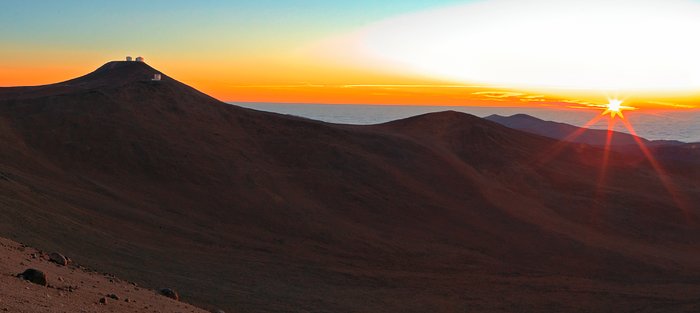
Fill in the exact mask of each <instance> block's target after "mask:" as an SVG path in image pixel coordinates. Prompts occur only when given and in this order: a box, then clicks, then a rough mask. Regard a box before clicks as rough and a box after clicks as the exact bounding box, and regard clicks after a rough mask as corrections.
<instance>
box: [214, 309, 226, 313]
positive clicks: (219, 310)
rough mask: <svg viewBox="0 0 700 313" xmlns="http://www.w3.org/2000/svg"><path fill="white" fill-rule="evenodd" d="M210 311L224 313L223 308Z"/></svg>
mask: <svg viewBox="0 0 700 313" xmlns="http://www.w3.org/2000/svg"><path fill="white" fill-rule="evenodd" d="M211 313H226V312H224V310H221V309H217V310H214V311H211Z"/></svg>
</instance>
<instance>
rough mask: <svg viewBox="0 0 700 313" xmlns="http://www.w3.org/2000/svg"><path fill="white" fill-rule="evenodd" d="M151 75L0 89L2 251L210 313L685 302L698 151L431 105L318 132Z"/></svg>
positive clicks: (681, 305)
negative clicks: (56, 258)
mask: <svg viewBox="0 0 700 313" xmlns="http://www.w3.org/2000/svg"><path fill="white" fill-rule="evenodd" d="M154 73H162V72H161V71H159V70H156V69H154V68H152V67H150V66H148V65H147V64H145V63H139V62H110V63H107V64H105V65H104V66H102V67H100V68H99V69H97V70H96V71H95V72H93V73H91V74H88V75H86V76H83V77H80V78H77V79H74V80H70V81H66V82H62V83H57V84H52V85H45V86H35V87H12V88H0V129H1V130H2V131H0V143H1V144H2V147H3V149H0V186H1V187H2V188H0V216H2V218H0V235H1V236H4V237H9V238H12V239H13V240H15V241H19V242H22V243H26V244H30V245H32V246H34V247H37V248H40V249H43V250H49V251H60V252H62V253H63V254H65V255H67V256H69V257H71V258H72V259H73V260H74V261H75V262H77V263H79V264H85V265H88V266H89V267H90V268H94V269H96V270H99V271H101V272H109V273H114V274H117V275H118V276H119V277H122V278H124V279H128V280H130V281H135V282H137V283H139V284H140V285H143V286H146V287H150V288H162V287H168V288H174V289H176V290H178V291H179V293H180V296H181V297H182V299H184V300H185V301H188V302H192V303H194V304H197V305H199V306H202V307H204V308H214V307H220V308H222V309H224V310H225V311H226V312H392V313H393V312H416V313H417V312H421V313H423V312H551V311H556V312H584V311H585V312H601V311H609V312H625V311H635V310H647V311H673V312H684V311H686V312H696V311H697V310H698V309H699V308H700V304H698V301H697V295H698V294H700V285H699V284H697V281H700V244H699V243H700V227H697V224H698V222H699V221H700V220H699V219H698V211H699V210H700V206H699V205H698V203H700V180H698V177H700V158H699V157H698V153H699V151H700V149H697V146H694V145H691V144H686V145H677V144H673V145H665V146H663V147H664V148H663V149H655V150H653V151H652V153H653V156H654V157H656V158H657V159H658V161H656V162H655V163H650V162H649V161H647V159H646V156H645V155H644V154H642V153H640V152H638V151H628V152H624V153H623V152H620V151H613V152H611V153H606V151H604V149H602V148H601V147H599V145H600V142H601V141H600V138H601V137H600V132H592V133H591V134H596V135H588V136H586V137H583V138H586V139H585V140H588V141H585V142H583V143H576V144H570V143H566V142H562V141H559V140H556V139H552V138H548V137H545V136H541V135H545V134H541V135H538V134H532V133H530V132H525V131H520V130H517V129H512V128H509V127H505V126H503V125H501V124H499V123H495V122H492V121H490V120H486V119H481V118H478V117H475V116H472V115H469V114H464V113H457V112H452V111H448V112H440V113H431V114H425V115H420V116H415V117H411V118H407V119H403V120H397V121H393V122H389V123H384V124H379V125H369V126H359V125H337V124H329V123H323V122H319V121H313V120H308V119H303V118H296V117H291V116H285V115H279V114H274V113H266V112H260V111H255V110H250V109H244V108H240V107H237V106H233V105H229V104H226V103H222V102H220V101H218V100H216V99H214V98H212V97H209V96H207V95H206V94H203V93H201V92H199V91H197V90H195V89H194V88H192V87H189V86H187V85H185V84H183V83H180V82H178V81H177V80H175V79H173V78H171V77H169V76H167V75H165V74H163V76H162V80H161V81H151V77H153V74H154ZM489 119H495V117H490V118H489ZM504 119H505V121H511V125H516V124H515V122H514V121H521V122H522V123H524V124H526V123H525V122H524V121H529V123H531V124H532V125H543V126H532V128H534V129H533V130H532V131H533V132H534V131H544V132H545V133H546V135H549V137H554V138H563V137H565V135H566V134H567V133H570V131H571V130H572V129H571V128H570V127H573V126H566V125H559V124H554V123H551V124H550V122H542V121H533V120H532V119H529V118H527V117H523V116H521V117H515V118H501V121H503V120H504ZM513 127H515V126H513ZM521 127H524V126H521ZM546 127H550V129H549V130H538V128H546ZM630 140H631V139H630V136H629V135H624V134H616V135H615V143H616V144H629V143H633V142H631V141H630ZM606 156H607V157H606ZM603 164H605V165H606V167H605V168H604V169H603V168H602V165H603ZM660 169H663V171H664V172H663V174H662V175H661V176H660V175H659V174H658V173H657V171H659V170H660ZM668 189H671V191H672V192H668V191H667V190H668ZM18 271H19V269H18ZM1 288H4V287H3V286H0V289H1ZM42 295H43V294H42ZM68 296H70V295H68ZM2 301H3V302H4V301H9V300H8V299H3V300H2ZM1 305H2V303H0V306H1ZM114 307H116V306H114ZM108 308H111V307H108Z"/></svg>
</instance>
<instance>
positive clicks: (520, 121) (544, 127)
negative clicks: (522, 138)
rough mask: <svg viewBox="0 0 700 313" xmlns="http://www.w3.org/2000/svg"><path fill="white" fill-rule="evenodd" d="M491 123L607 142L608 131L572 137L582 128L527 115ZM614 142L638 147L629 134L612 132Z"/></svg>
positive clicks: (558, 136)
mask: <svg viewBox="0 0 700 313" xmlns="http://www.w3.org/2000/svg"><path fill="white" fill-rule="evenodd" d="M485 119H487V120H489V121H493V122H496V123H499V124H501V125H504V126H507V127H510V128H513V129H517V130H522V131H526V132H529V133H533V134H538V135H540V136H545V137H549V138H554V139H557V140H569V141H571V142H576V143H585V144H589V145H595V146H604V145H605V143H606V141H607V135H608V131H607V130H599V129H586V130H585V131H583V132H581V133H580V135H577V136H571V135H572V134H574V133H576V132H577V131H579V129H580V127H578V126H574V125H570V124H566V123H559V122H552V121H545V120H542V119H539V118H536V117H533V116H530V115H527V114H515V115H511V116H501V115H497V114H494V115H490V116H487V117H485ZM612 134H613V135H612V140H611V142H610V144H611V145H613V146H636V145H637V142H636V141H635V136H634V135H630V134H627V133H622V132H618V131H613V132H612ZM638 138H639V140H640V141H641V142H642V143H644V144H645V145H649V146H657V145H682V144H684V142H681V141H675V140H653V141H650V140H647V139H645V138H642V137H638Z"/></svg>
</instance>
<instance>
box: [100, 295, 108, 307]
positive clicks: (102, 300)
mask: <svg viewBox="0 0 700 313" xmlns="http://www.w3.org/2000/svg"><path fill="white" fill-rule="evenodd" d="M100 304H105V305H106V304H107V298H105V297H102V298H100Z"/></svg>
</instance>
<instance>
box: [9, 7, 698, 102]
mask: <svg viewBox="0 0 700 313" xmlns="http://www.w3.org/2000/svg"><path fill="white" fill-rule="evenodd" d="M438 2H440V3H441V4H440V5H438V4H437V2H435V1H429V0H411V1H406V2H402V3H401V4H395V3H388V2H375V1H355V2H347V3H340V2H338V3H336V2H333V3H331V2H323V3H320V2H319V3H316V2H314V3H313V4H314V5H309V6H306V7H304V8H300V7H299V6H298V3H297V2H294V1H281V2H279V3H276V4H275V5H271V4H269V3H267V4H265V3H252V2H251V3H247V4H241V3H228V2H221V3H208V4H204V5H199V4H196V5H195V4H190V3H185V2H183V3H179V2H178V3H176V4H172V5H170V6H162V5H160V4H158V3H155V2H147V3H143V2H138V4H136V3H134V4H130V5H122V4H121V3H119V2H116V3H106V2H103V3H97V2H95V3H92V2H91V4H90V5H86V4H85V3H84V2H80V1H68V2H65V3H58V2H56V3H53V2H49V3H46V5H44V6H41V7H40V8H36V6H32V5H30V4H28V3H27V2H24V1H17V0H10V2H9V3H7V4H5V5H4V8H3V10H0V36H2V37H3V49H0V86H18V85H38V84H47V83H54V82H59V81H63V80H67V79H71V78H74V77H77V76H80V75H84V74H86V73H88V72H90V71H92V70H94V69H96V68H97V67H99V66H100V65H102V64H103V63H105V62H107V61H110V60H119V59H123V58H124V57H125V56H126V55H132V56H137V55H142V56H145V57H146V61H147V63H149V64H150V65H152V66H153V67H155V68H157V69H159V70H161V71H163V72H164V73H165V74H167V75H170V76H172V77H174V78H176V79H178V80H180V81H182V82H184V83H186V84H189V85H192V86H193V87H195V88H197V89H200V90H202V91H203V92H205V93H208V94H210V95H212V96H214V97H216V98H218V99H220V100H222V101H229V102H285V103H333V104H410V105H465V106H558V107H592V108H596V109H599V106H601V105H603V104H605V103H607V101H608V99H609V98H615V97H616V98H621V99H623V100H625V105H628V106H635V107H642V108H663V109H687V108H695V107H696V103H698V101H697V100H698V99H700V92H683V93H668V94H662V93H659V92H655V93H652V92H634V93H625V94H614V93H608V92H601V91H585V90H582V89H579V90H573V91H572V90H562V89H548V90H536V89H535V88H525V87H519V88H508V86H514V85H508V84H504V85H508V86H506V87H499V86H496V84H495V83H490V84H489V83H483V82H477V80H478V79H477V80H475V81H474V82H470V81H471V80H470V79H462V78H461V77H460V76H459V74H461V73H462V72H468V71H462V70H461V69H462V67H460V66H467V65H469V66H471V67H467V68H473V67H474V66H477V67H478V66H480V65H481V63H482V62H481V61H478V62H476V63H474V64H472V63H468V62H467V63H465V64H462V63H463V62H466V61H465V60H463V59H460V58H461V57H463V56H462V54H461V53H472V52H473V51H477V50H479V51H481V50H483V51H481V52H479V51H477V52H479V53H484V54H483V55H479V54H476V55H473V56H472V59H474V60H482V59H479V58H475V57H482V58H483V60H484V62H483V63H484V64H486V63H488V62H490V61H493V60H489V59H488V58H489V57H490V56H491V55H493V54H494V53H493V51H492V50H488V49H491V48H489V47H492V48H493V47H496V48H498V50H497V52H500V51H502V52H504V53H511V52H512V53H511V55H501V56H499V57H500V58H502V59H503V60H510V61H513V60H516V61H517V60H518V58H520V57H523V58H530V59H527V60H530V61H532V60H534V61H537V62H540V61H541V62H540V63H538V64H537V65H538V66H540V67H535V68H533V69H530V68H527V69H528V71H516V70H512V69H511V68H499V67H497V66H496V67H495V69H497V70H500V71H502V72H504V73H506V74H507V73H513V76H514V77H515V76H518V75H520V76H524V79H525V80H527V78H528V77H529V76H530V75H531V76H532V77H537V78H538V79H540V80H541V81H544V82H547V81H550V80H553V81H555V82H556V81H557V80H558V79H559V78H561V79H562V80H567V81H570V82H577V81H578V80H577V75H579V74H578V73H577V72H561V71H558V72H557V68H558V67H559V65H560V64H559V63H556V62H555V63H552V64H549V63H547V62H548V60H538V59H536V57H537V55H536V54H534V53H530V54H527V53H525V52H527V51H528V50H529V49H532V48H536V47H538V46H537V45H531V44H530V42H529V41H524V42H523V43H524V44H527V46H525V47H530V48H528V49H525V48H523V46H520V47H519V46H516V45H514V44H513V43H511V42H508V41H505V42H504V40H501V39H498V38H496V39H494V38H491V37H488V36H486V35H489V34H490V33H486V34H485V35H484V34H482V33H479V32H480V31H481V30H482V28H483V27H481V26H484V27H486V26H488V25H489V20H484V21H481V22H479V23H480V24H479V25H478V26H479V27H473V26H470V25H464V26H462V28H463V29H462V28H460V29H453V30H451V31H449V29H448V31H441V29H440V28H436V31H434V32H433V33H425V34H422V33H421V31H422V29H428V28H432V27H439V26H440V21H441V19H450V18H454V17H451V15H450V14H451V13H450V12H458V11H459V12H463V14H467V15H468V14H476V13H480V12H481V13H484V14H487V15H484V16H490V15H488V14H495V15H493V17H489V19H494V20H498V19H499V18H501V17H500V15H498V14H497V13H498V12H501V11H502V10H503V9H505V10H508V9H511V10H515V9H518V10H519V8H518V7H514V6H513V5H512V4H511V2H508V1H503V0H483V1H476V2H473V3H474V6H470V5H463V4H464V2H463V1H451V0H445V1H438ZM455 3H459V4H460V5H461V6H460V7H456V9H457V11H455V9H453V8H451V7H447V8H446V9H440V8H441V5H442V6H444V5H454V4H455ZM134 5H138V6H139V8H140V10H139V11H138V12H135V11H133V10H131V9H130V7H132V6H134ZM606 5H607V4H606ZM435 8H437V9H435ZM434 9H435V10H437V11H435V10H434ZM593 9H596V8H593ZM600 9H601V12H604V13H605V12H607V11H606V10H605V9H606V8H605V7H604V8H600ZM460 10H461V11H460ZM475 10H476V11H475ZM479 10H483V11H479ZM674 10H675V9H674ZM57 12H61V14H57ZM436 12H437V13H436ZM470 12H471V13H470ZM475 12H476V13H475ZM494 12H495V13H494ZM668 12H669V13H667V14H666V17H667V20H668V21H669V23H671V22H672V21H673V20H675V19H678V18H677V16H676V15H678V16H680V17H683V16H681V15H682V14H683V10H680V9H679V10H675V11H673V10H671V11H668ZM679 12H680V13H679ZM532 13H533V14H535V13H537V12H532ZM564 13H566V12H564ZM406 14H408V15H406ZM435 14H439V18H437V19H436V18H435V16H436V15H435ZM545 15H547V14H545ZM396 16H398V18H396ZM547 16H548V15H547ZM545 17H546V16H545ZM692 17H693V16H689V17H688V18H692ZM518 18H522V17H519V16H518ZM525 18H526V16H525ZM543 18H544V17H543ZM458 20H459V21H461V20H463V19H458ZM406 21H408V22H410V23H408V25H405V24H402V23H404V22H406ZM416 21H419V22H421V23H422V24H421V25H419V26H418V28H417V29H412V30H411V31H405V28H407V27H411V25H412V24H411V23H413V22H416ZM516 22H517V23H515V24H514V25H515V26H518V25H526V24H522V23H523V22H527V20H524V21H516ZM630 22H634V21H633V20H631V21H630ZM595 24H596V25H599V24H600V21H598V22H596V23H595ZM85 25H90V27H86V26H85ZM498 25H500V26H503V25H502V24H498ZM505 26H507V25H505ZM505 26H504V27H505ZM584 26H586V25H584ZM614 26H615V25H612V27H614ZM392 27H397V28H392ZM520 28H522V27H515V28H514V30H513V29H508V31H509V32H512V31H518V29H520ZM588 29H589V28H587V26H586V27H583V28H581V29H573V30H575V31H581V32H583V34H584V35H586V33H585V32H584V31H587V30H588ZM634 29H637V28H632V31H633V30H634ZM550 30H551V28H546V29H545V30H544V31H540V32H533V34H534V35H532V34H524V35H523V36H520V37H523V38H525V37H527V38H526V39H527V40H533V38H539V39H542V40H540V42H546V41H545V39H547V38H550V37H552V36H555V38H559V37H556V36H560V35H561V34H559V33H551V34H550V33H547V32H548V31H550ZM623 30H624V31H627V30H626V29H623ZM672 30H673V29H670V28H669V30H668V31H672ZM494 31H500V28H496V29H495V30H494ZM604 31H605V32H608V30H607V29H605V30H604ZM688 31H689V32H690V31H693V29H689V30H688ZM467 33H469V34H471V35H472V36H476V37H474V38H476V39H478V38H481V37H479V36H482V35H483V36H485V37H483V38H486V39H484V40H486V42H481V44H480V45H477V44H475V43H474V42H476V41H474V42H472V41H469V42H465V43H462V46H454V47H453V48H454V49H455V51H457V52H459V53H457V54H454V55H453V54H452V53H453V52H452V51H451V50H449V49H447V50H445V48H444V47H443V46H444V45H443V44H442V43H443V42H448V43H451V42H452V41H453V39H454V38H457V39H459V38H461V37H460V36H463V35H464V34H467ZM385 35H386V36H385ZM506 35H507V34H506ZM636 35H638V34H632V35H631V37H634V36H636ZM641 35H644V36H641V37H640V38H642V37H643V38H642V39H644V41H640V42H638V44H644V45H645V46H649V45H648V42H647V41H646V40H647V39H646V38H647V37H648V36H647V34H641ZM680 35H683V36H685V33H681V34H680ZM680 35H679V36H677V37H678V38H679V40H681V41H680V42H685V41H682V39H683V38H685V37H682V36H680ZM440 36H447V37H444V38H443V37H440ZM449 36H453V37H454V36H456V37H454V38H453V37H449ZM532 36H535V37H532ZM547 36H549V37H547ZM660 36H661V38H667V37H669V35H668V34H665V33H661V34H660ZM511 37H513V36H511ZM516 37H517V36H516ZM560 37H561V36H560ZM670 37H673V36H670ZM436 38H437V40H438V41H437V43H436V44H433V45H425V44H423V42H426V43H430V42H431V40H433V39H436ZM483 38H482V39H483ZM503 38H506V37H505V36H504V37H503ZM634 38H636V37H634ZM673 38H675V37H673ZM376 39H379V40H378V42H377V41H376ZM476 39H475V40H476ZM515 39H518V38H515ZM560 39H561V38H560ZM583 39H585V40H594V41H592V42H593V43H595V42H596V41H595V40H600V38H598V37H595V38H588V39H586V38H583ZM613 39H615V40H617V37H615V38H613ZM363 40H364V41H363ZM373 40H374V41H373ZM392 40H397V41H396V42H393V41H392ZM510 40H514V38H510ZM581 40H582V39H580V38H577V39H575V40H572V45H573V44H575V45H576V46H575V47H576V50H575V51H579V52H580V51H584V52H585V54H580V55H576V56H577V57H580V58H586V57H587V56H588V55H596V56H600V57H605V56H607V55H609V54H610V51H609V50H605V49H603V50H602V51H604V52H605V53H602V54H600V53H598V51H601V49H602V48H605V47H602V48H601V47H600V46H599V45H597V44H594V45H591V47H588V48H586V49H583V48H584V45H579V41H581ZM560 41H561V40H559V41H552V42H555V43H556V42H560ZM386 42H389V43H391V45H390V46H382V44H383V43H386ZM582 42H584V41H582ZM693 42H694V41H693ZM633 44H635V42H633V41H629V40H628V41H627V42H626V45H627V46H631V47H635V46H634V45H633ZM404 45H408V46H406V47H409V48H410V49H405V47H404ZM499 45H503V47H505V48H503V47H501V46H499ZM552 47H554V48H556V46H552ZM552 47H550V46H545V47H544V48H542V49H545V51H550V50H551V48H552ZM620 47H625V45H618V46H617V47H616V48H620ZM694 48H695V46H688V49H689V50H688V51H691V52H692V51H694V50H693V49H694ZM382 49H384V50H382ZM440 49H443V50H444V51H443V50H440ZM480 49H481V50H480ZM667 50H668V49H659V50H658V51H656V50H655V51H653V52H654V53H658V54H659V55H660V56H661V57H660V59H661V61H660V63H659V64H657V65H658V66H657V67H655V68H649V69H650V70H655V71H658V72H659V73H666V72H664V71H665V70H666V67H664V66H665V65H667V64H668V65H669V66H670V65H673V66H676V65H678V64H675V63H673V62H671V61H673V60H674V58H670V57H669V58H667V57H668V56H666V55H664V53H666V51H667ZM436 51H437V52H440V53H445V54H446V55H448V56H451V57H442V55H441V54H438V55H437V56H433V55H432V54H431V53H435V52H436ZM518 51H521V52H523V53H520V52H518ZM566 51H572V50H571V49H569V50H566ZM606 51H607V52H606ZM611 51H614V49H613V50H611ZM404 52H406V53H405V54H404ZM515 52H518V53H515ZM371 53H379V54H382V53H384V54H386V53H389V55H388V58H389V60H388V61H387V60H384V59H382V58H379V59H377V58H371V57H368V54H371ZM474 53H476V52H474ZM538 53H539V51H538ZM560 55H563V56H565V53H559V52H556V53H555V54H553V55H552V57H553V58H554V57H558V56H560ZM629 55H630V54H625V55H622V56H621V59H622V60H623V61H624V60H625V59H629ZM671 56H675V57H676V58H681V59H683V58H686V57H687V56H686V55H685V54H682V55H671ZM394 57H396V59H392V58H394ZM645 57H646V56H645ZM407 58H408V59H407ZM532 58H535V59H532ZM639 58H640V60H641V61H643V62H641V63H642V64H643V65H644V64H647V63H648V60H650V59H649V58H647V59H641V57H639ZM467 59H469V58H467ZM472 59H469V60H472ZM694 59H697V57H696V56H695V57H693V58H690V60H691V61H692V60H694ZM469 60H467V61H469ZM577 60H578V59H577ZM616 60H617V59H610V60H602V61H606V62H608V61H609V62H608V63H604V64H608V65H609V66H614V64H615V63H614V62H613V63H610V62H612V61H616ZM684 60H685V59H684ZM414 61H415V62H414ZM436 61H439V62H436ZM534 61H533V62H521V63H517V64H526V65H527V64H530V63H533V64H535V63H537V62H534ZM557 61H562V62H565V61H566V62H569V61H570V60H568V59H566V58H563V59H561V60H557ZM588 61H590V60H588ZM588 61H587V62H588ZM594 61H595V60H594ZM686 61H687V60H686ZM460 62H462V63H460ZM688 62H690V61H688ZM692 62H694V61H692ZM574 63H577V62H574ZM460 64H461V65H460ZM517 64H515V65H514V66H517ZM586 64H587V63H586ZM586 64H584V65H585V66H587V65H586ZM591 64H592V66H587V67H584V68H583V70H581V73H584V72H585V70H586V69H588V68H590V69H591V70H601V69H600V68H598V67H597V63H595V62H594V63H591ZM610 64H612V65H610ZM679 64H680V63H679ZM496 65H498V64H496ZM545 65H547V66H545ZM574 65H576V64H574ZM682 65H683V64H680V66H681V67H680V70H681V71H682V70H683V69H684V68H683V67H682ZM696 65H698V66H700V63H698V64H696V63H688V66H689V68H691V69H694V67H693V66H696ZM577 66H578V65H577ZM452 67H455V69H452ZM445 68H447V70H451V71H447V72H449V73H444V75H439V73H441V71H444V70H445ZM487 69H488V68H487ZM672 69H673V70H674V71H675V70H676V67H672ZM550 71H553V72H552V73H558V74H560V76H554V77H555V78H556V79H552V78H551V77H550V75H549V73H550ZM608 72H609V71H605V73H608ZM436 73H438V74H436ZM482 73H483V72H482ZM485 73H486V74H489V73H490V72H488V71H487V72H485ZM523 73H525V75H523ZM562 73H563V74H562ZM592 73H595V72H592ZM682 73H685V72H682ZM693 73H694V72H693ZM693 73H691V74H693ZM697 73H700V68H699V69H698V71H697ZM516 74H517V75H516ZM588 74H591V73H588ZM693 75H694V74H693ZM616 76H624V78H625V79H627V78H629V79H630V80H632V79H634V78H635V76H637V75H635V72H634V71H619V72H614V71H613V74H612V75H599V76H594V77H593V81H592V82H591V81H590V79H589V80H581V82H583V83H588V84H590V83H596V81H595V78H597V77H602V78H601V80H602V79H610V77H613V78H614V77H616ZM678 76H682V75H678ZM479 77H480V76H479ZM698 77H700V76H698ZM501 78H502V77H501ZM506 78H508V77H506ZM651 78H654V76H653V75H652V76H651ZM662 78H663V79H660V81H662V82H663V81H666V79H665V78H664V77H662ZM669 78H674V77H671V76H669ZM691 78H692V77H691ZM691 78H689V79H691ZM587 79H588V78H587ZM621 81H622V82H624V81H625V80H624V79H623V80H621Z"/></svg>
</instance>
